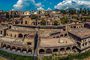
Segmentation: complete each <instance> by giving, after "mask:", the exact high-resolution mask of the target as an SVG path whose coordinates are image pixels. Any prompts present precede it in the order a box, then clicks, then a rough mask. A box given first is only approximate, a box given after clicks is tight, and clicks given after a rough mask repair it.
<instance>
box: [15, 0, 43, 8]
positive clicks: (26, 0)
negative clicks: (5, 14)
mask: <svg viewBox="0 0 90 60" xmlns="http://www.w3.org/2000/svg"><path fill="white" fill-rule="evenodd" d="M43 6H44V5H42V3H41V2H38V3H36V1H35V0H18V1H17V2H16V4H14V5H13V10H31V9H38V10H39V9H44V8H42V7H43Z"/></svg>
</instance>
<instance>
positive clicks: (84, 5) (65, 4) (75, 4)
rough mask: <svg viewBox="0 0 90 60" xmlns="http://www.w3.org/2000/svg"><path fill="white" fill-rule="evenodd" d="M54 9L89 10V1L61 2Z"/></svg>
mask: <svg viewBox="0 0 90 60" xmlns="http://www.w3.org/2000/svg"><path fill="white" fill-rule="evenodd" d="M54 8H55V9H67V8H76V9H79V8H90V0H63V1H62V2H60V3H58V4H57V5H56V6H55V7H54Z"/></svg>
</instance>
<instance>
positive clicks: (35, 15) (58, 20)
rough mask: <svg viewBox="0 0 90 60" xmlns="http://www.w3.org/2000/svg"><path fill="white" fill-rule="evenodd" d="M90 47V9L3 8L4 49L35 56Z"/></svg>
mask: <svg viewBox="0 0 90 60" xmlns="http://www.w3.org/2000/svg"><path fill="white" fill-rule="evenodd" d="M89 49H90V10H88V9H80V10H75V9H68V10H57V9H56V10H47V11H46V10H39V11H24V12H23V11H14V10H12V11H3V10H0V50H1V51H5V52H8V53H11V54H16V55H21V56H32V57H34V59H35V58H36V57H39V58H40V60H43V59H42V58H43V57H44V56H52V55H53V54H56V55H58V56H60V57H61V56H68V55H70V54H71V55H72V54H74V55H75V54H81V53H85V52H87V51H89Z"/></svg>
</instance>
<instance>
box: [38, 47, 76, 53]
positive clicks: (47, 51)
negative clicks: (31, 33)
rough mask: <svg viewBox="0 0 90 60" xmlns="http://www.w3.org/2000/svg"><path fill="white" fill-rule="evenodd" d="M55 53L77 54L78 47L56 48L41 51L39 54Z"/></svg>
mask: <svg viewBox="0 0 90 60" xmlns="http://www.w3.org/2000/svg"><path fill="white" fill-rule="evenodd" d="M55 52H60V53H71V52H77V47H76V46H73V47H66V48H54V49H50V48H47V49H39V54H52V53H55Z"/></svg>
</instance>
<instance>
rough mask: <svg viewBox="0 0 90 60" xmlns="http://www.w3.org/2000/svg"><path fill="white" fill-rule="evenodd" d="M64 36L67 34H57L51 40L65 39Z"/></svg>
mask: <svg viewBox="0 0 90 60" xmlns="http://www.w3.org/2000/svg"><path fill="white" fill-rule="evenodd" d="M66 36H68V34H67V33H65V34H57V35H54V36H53V38H60V37H66Z"/></svg>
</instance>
